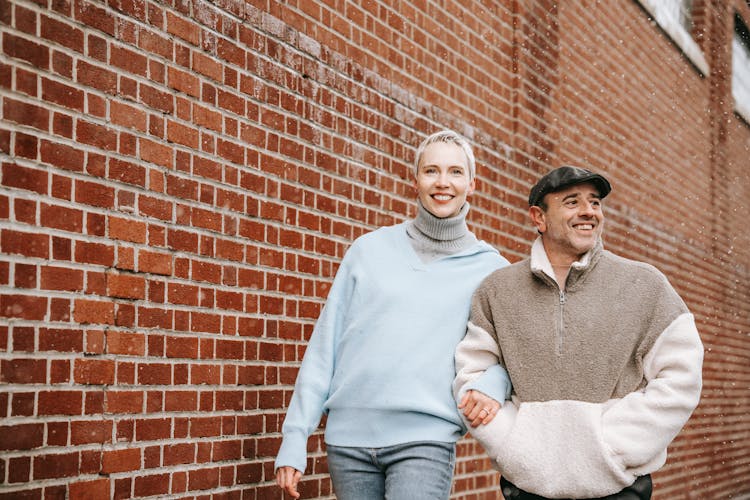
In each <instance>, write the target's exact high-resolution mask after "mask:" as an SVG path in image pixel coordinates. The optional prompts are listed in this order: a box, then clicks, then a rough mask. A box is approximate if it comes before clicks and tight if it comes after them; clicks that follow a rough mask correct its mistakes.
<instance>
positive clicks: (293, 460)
mask: <svg viewBox="0 0 750 500" xmlns="http://www.w3.org/2000/svg"><path fill="white" fill-rule="evenodd" d="M279 467H294V468H295V469H297V470H298V471H300V472H302V473H303V474H304V473H305V468H306V467H307V438H306V437H305V436H303V435H302V434H300V433H297V432H290V433H287V434H284V438H283V439H282V441H281V447H280V448H279V453H278V455H277V456H276V463H275V464H274V468H273V469H274V471H275V470H277V469H278V468H279Z"/></svg>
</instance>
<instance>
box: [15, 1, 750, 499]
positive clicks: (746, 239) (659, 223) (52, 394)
mask: <svg viewBox="0 0 750 500" xmlns="http://www.w3.org/2000/svg"><path fill="white" fill-rule="evenodd" d="M748 27H750V6H749V4H748V3H747V2H746V1H742V0H728V1H724V0H692V1H681V0H670V1H666V0H665V1H657V0H618V1H605V0H590V1H581V2H557V1H553V0H529V1H519V0H508V1H488V0H468V1H455V0H445V1H439V2H438V1H433V0H404V1H400V2H394V1H384V0H350V1H349V0H336V1H334V0H315V1H313V0H310V1H302V0H292V1H285V2H277V1H273V0H263V1H259V0H246V1H245V0H213V1H209V0H168V1H164V2H161V1H155V0H107V1H103V0H1V1H0V29H1V33H0V498H24V499H25V498H29V499H33V498H83V497H87V498H145V497H170V498H243V499H267V498H282V496H281V493H280V492H279V490H278V489H277V488H276V487H275V486H274V484H273V459H274V456H275V453H276V450H277V449H278V446H279V443H280V429H281V424H282V422H283V418H284V411H285V408H286V406H287V404H288V402H289V400H290V397H291V393H292V386H293V383H294V380H295V376H296V373H297V370H298V368H299V363H300V361H301V359H302V355H303V353H304V350H305V346H306V341H307V340H308V339H309V336H310V334H311V332H312V328H313V325H314V322H315V318H316V317H317V315H318V313H319V312H320V310H321V308H322V305H323V303H324V300H325V297H326V295H327V292H328V289H329V286H330V284H331V280H332V277H333V275H334V273H335V271H336V269H337V265H338V263H339V262H340V260H341V258H342V256H343V255H344V253H345V252H346V249H347V248H348V246H349V244H350V243H351V241H352V240H353V239H354V238H356V237H357V236H360V235H362V234H364V233H366V232H368V231H370V230H372V229H374V228H375V227H378V226H381V225H386V224H393V223H396V222H400V221H402V220H404V219H406V218H408V217H411V216H413V215H414V213H415V208H416V207H415V205H414V191H413V188H412V177H411V166H410V165H411V162H412V161H413V158H414V153H415V148H416V146H417V145H418V143H419V142H420V140H421V139H422V138H423V137H424V136H425V135H427V134H428V133H430V132H433V131H435V130H438V129H442V128H452V129H455V130H457V131H458V132H460V133H462V134H464V135H465V136H466V137H467V138H468V139H469V140H470V142H471V143H472V145H473V146H474V149H475V153H476V156H477V161H478V171H477V173H478V178H479V181H478V182H479V184H478V190H477V192H476V193H475V194H474V195H472V197H471V199H470V201H471V203H472V211H471V212H470V216H469V220H470V226H471V228H472V229H473V230H474V231H475V233H476V234H477V235H478V236H479V237H480V238H481V239H484V240H485V241H487V242H489V243H491V244H492V245H494V246H496V247H497V248H498V249H499V250H500V251H501V253H502V254H503V255H505V256H506V257H507V258H508V259H509V260H511V261H516V260H519V259H520V258H522V257H523V256H524V255H525V254H526V253H527V252H528V249H529V246H530V243H531V241H532V240H533V238H534V231H533V229H532V226H531V224H530V222H529V221H528V219H527V215H526V201H525V200H526V196H527V193H528V190H529V188H530V186H531V185H532V184H533V182H534V181H535V179H537V178H538V177H539V176H540V175H542V174H543V173H544V172H546V171H548V170H549V169H551V168H552V167H555V166H558V165H561V164H566V163H573V164H578V165H583V166H588V167H590V168H592V169H596V170H600V171H602V172H604V173H606V175H607V176H608V178H609V179H610V180H611V182H612V184H613V187H614V191H613V192H612V194H611V195H610V196H609V197H608V198H607V200H606V202H607V203H606V207H605V210H606V214H607V229H606V231H605V244H606V246H607V247H608V248H609V249H611V250H613V251H615V252H616V253H620V254H622V255H625V256H627V257H631V258H636V259H640V260H644V261H647V262H650V263H652V264H654V265H656V266H657V267H659V268H660V269H661V270H662V271H663V272H664V273H665V274H666V275H667V276H668V277H669V279H670V281H671V282H672V284H673V285H674V286H675V288H676V289H677V290H678V292H679V293H680V294H681V296H682V297H683V298H684V299H685V301H686V302H687V304H688V306H689V307H690V309H691V310H692V311H693V312H694V313H695V315H696V319H697V323H698V327H699V330H700V332H701V336H702V339H703V342H704V345H705V348H706V353H705V354H706V356H705V364H704V389H703V395H702V400H701V403H700V405H699V407H698V409H697V410H696V412H695V414H694V415H693V417H692V418H691V420H690V421H689V422H688V424H687V426H686V427H685V428H684V429H683V431H682V432H681V433H680V435H679V436H678V438H677V439H676V440H675V441H674V443H673V444H672V446H671V447H670V450H669V459H668V461H667V464H666V466H665V467H664V468H663V469H662V470H661V471H659V472H658V473H657V474H655V476H654V482H655V486H656V493H655V495H654V498H656V499H662V500H667V499H669V500H673V499H683V498H684V499H690V498H701V499H707V498H708V499H713V498H715V499H725V498H749V497H750V235H749V234H748V233H747V232H743V231H745V230H746V226H747V221H748V220H750V203H748V201H747V200H748V199H750V159H749V158H750V36H748ZM308 450H309V461H308V473H307V474H306V476H305V477H304V479H303V482H302V483H301V491H302V492H303V497H304V498H331V497H332V493H331V486H330V480H329V478H328V475H327V472H326V462H325V453H324V444H323V442H322V433H321V432H320V431H318V432H316V433H315V434H314V435H313V437H312V438H311V439H310V442H309V447H308ZM497 484H498V477H497V473H496V472H494V471H492V470H491V469H490V467H489V462H488V461H487V460H486V458H485V457H484V454H483V452H482V450H481V449H480V448H479V446H478V445H477V444H476V443H475V442H474V441H472V440H471V439H469V438H465V439H463V440H462V441H460V442H459V457H458V461H457V466H456V476H455V483H454V495H453V497H454V498H456V499H480V498H481V499H494V498H500V495H499V493H498V492H497Z"/></svg>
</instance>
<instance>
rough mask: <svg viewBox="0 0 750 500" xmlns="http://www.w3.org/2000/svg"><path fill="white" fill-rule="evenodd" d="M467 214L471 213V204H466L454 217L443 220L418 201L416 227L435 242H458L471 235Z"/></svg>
mask: <svg viewBox="0 0 750 500" xmlns="http://www.w3.org/2000/svg"><path fill="white" fill-rule="evenodd" d="M467 213H469V202H466V203H464V205H463V206H462V207H461V210H460V211H459V212H458V213H457V214H456V215H454V216H453V217H446V218H444V219H441V218H439V217H435V216H434V215H433V214H432V213H430V211H429V210H427V209H426V208H425V207H424V205H422V202H421V201H419V199H417V216H416V217H415V218H414V227H415V228H416V229H417V230H419V232H420V233H422V234H423V235H425V236H428V237H429V238H431V239H433V240H438V241H445V242H448V241H454V240H458V239H460V238H463V237H465V236H466V235H467V234H468V233H469V227H468V226H467V225H466V214H467Z"/></svg>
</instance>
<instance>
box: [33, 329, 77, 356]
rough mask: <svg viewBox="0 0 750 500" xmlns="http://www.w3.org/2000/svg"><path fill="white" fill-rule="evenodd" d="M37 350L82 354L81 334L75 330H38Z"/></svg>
mask: <svg viewBox="0 0 750 500" xmlns="http://www.w3.org/2000/svg"><path fill="white" fill-rule="evenodd" d="M39 350H40V351H58V352H83V332H82V331H81V330H76V329H63V328H40V329H39Z"/></svg>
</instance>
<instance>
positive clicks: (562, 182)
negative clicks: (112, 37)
mask: <svg viewBox="0 0 750 500" xmlns="http://www.w3.org/2000/svg"><path fill="white" fill-rule="evenodd" d="M583 182H591V183H593V184H594V186H596V189H598V190H599V196H600V197H602V198H604V197H605V196H607V195H608V194H609V192H610V191H612V186H610V185H609V181H608V180H607V179H605V178H604V176H602V175H599V174H596V173H594V172H592V171H591V170H586V169H585V168H581V167H570V166H564V167H559V168H556V169H555V170H553V171H551V172H549V173H547V174H546V175H545V176H544V177H542V178H541V179H539V182H537V183H536V184H535V185H534V187H532V188H531V191H530V192H529V206H534V205H539V203H540V202H541V201H542V199H544V195H546V194H548V193H554V192H555V191H559V190H561V189H563V188H566V187H568V186H572V185H574V184H581V183H583Z"/></svg>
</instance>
